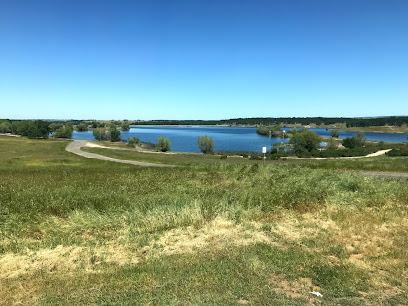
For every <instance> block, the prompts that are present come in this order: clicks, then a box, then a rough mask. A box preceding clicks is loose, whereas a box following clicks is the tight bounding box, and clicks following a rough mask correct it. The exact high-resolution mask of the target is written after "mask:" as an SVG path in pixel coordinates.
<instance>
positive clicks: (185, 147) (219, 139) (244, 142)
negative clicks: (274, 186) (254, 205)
mask: <svg viewBox="0 0 408 306" xmlns="http://www.w3.org/2000/svg"><path fill="white" fill-rule="evenodd" d="M283 129H284V130H286V131H288V130H290V129H289V128H283ZM310 130H312V131H315V132H316V133H318V134H319V135H320V136H327V137H330V131H326V129H319V128H312V129H310ZM353 134H355V133H354V132H340V138H347V137H351V136H352V135H353ZM203 135H208V136H210V137H212V138H214V141H215V150H216V151H255V152H261V150H262V147H267V148H268V150H269V149H270V147H271V145H272V144H275V143H280V142H283V143H287V142H288V141H289V139H281V138H269V137H265V136H260V135H258V134H256V128H248V127H205V126H193V127H161V126H151V127H132V128H131V129H130V130H129V131H127V132H123V131H121V136H122V139H126V140H127V139H128V138H130V137H139V139H140V141H142V142H151V143H156V138H157V137H159V136H164V137H167V138H169V139H170V142H171V150H172V151H174V152H196V153H198V152H200V150H199V148H198V145H197V138H198V137H199V136H203ZM365 135H366V136H367V140H374V141H388V142H405V141H406V140H407V137H406V136H405V134H389V133H365ZM72 138H73V139H88V140H94V137H93V134H92V131H88V132H77V131H74V132H73V134H72Z"/></svg>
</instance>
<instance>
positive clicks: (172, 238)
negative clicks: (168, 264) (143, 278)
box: [146, 218, 273, 256]
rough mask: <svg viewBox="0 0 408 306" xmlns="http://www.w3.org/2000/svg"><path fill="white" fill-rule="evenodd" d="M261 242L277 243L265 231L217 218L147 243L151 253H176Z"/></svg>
mask: <svg viewBox="0 0 408 306" xmlns="http://www.w3.org/2000/svg"><path fill="white" fill-rule="evenodd" d="M258 242H263V243H273V242H272V241H271V239H270V238H269V237H268V236H266V235H265V234H264V233H263V232H262V231H260V230H257V229H256V228H255V229H249V228H246V227H244V226H243V225H237V224H236V223H235V222H233V221H229V220H225V219H223V218H217V219H215V220H213V221H212V222H209V223H208V224H206V225H204V226H203V227H202V228H199V229H197V228H195V227H193V226H189V227H187V228H177V229H174V230H170V231H168V232H166V233H165V234H164V235H163V236H161V237H160V238H159V239H158V240H156V241H153V242H152V243H151V244H150V245H149V246H147V247H146V250H147V249H148V250H149V251H150V252H149V253H150V254H152V255H154V256H157V255H173V254H186V253H195V252H197V251H203V250H206V251H214V250H215V251H217V250H222V249H224V248H226V247H229V246H249V245H254V244H256V243H258Z"/></svg>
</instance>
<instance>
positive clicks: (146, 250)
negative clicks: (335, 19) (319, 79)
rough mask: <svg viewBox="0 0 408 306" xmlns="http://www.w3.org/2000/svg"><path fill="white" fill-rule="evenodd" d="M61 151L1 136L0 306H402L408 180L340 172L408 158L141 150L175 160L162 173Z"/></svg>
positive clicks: (401, 163) (52, 143) (149, 157)
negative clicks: (273, 158)
mask: <svg viewBox="0 0 408 306" xmlns="http://www.w3.org/2000/svg"><path fill="white" fill-rule="evenodd" d="M67 143H68V142H67V141H59V140H27V139H24V138H11V137H0V233H1V235H0V303H2V304H4V305H11V304H19V303H20V304H42V305H54V304H58V305H64V304H66V305H80V304H95V305H100V304H102V305H115V304H116V305H122V304H141V305H146V304H147V305H154V304H160V305H197V304H198V305H220V304H221V305H239V304H248V305H301V304H324V305H338V304H342V305H378V304H384V305H398V304H400V305H404V304H407V303H408V294H407V292H408V264H407V262H408V249H407V247H406V246H407V245H408V221H407V220H408V218H407V217H408V208H407V204H408V182H407V181H404V180H383V179H377V178H361V177H358V176H355V175H353V174H350V173H343V172H341V171H337V170H343V169H344V168H347V167H349V168H350V167H355V168H358V169H360V168H364V167H368V168H370V167H371V168H375V170H382V169H381V168H386V170H388V169H392V170H395V169H396V168H398V169H400V170H399V171H402V170H404V171H405V169H407V161H408V160H407V159H406V158H388V159H387V157H383V158H374V159H369V160H368V161H366V160H356V161H353V162H352V163H354V165H353V166H350V165H351V164H352V163H351V162H350V161H347V162H345V163H343V162H341V161H323V163H317V164H316V162H315V161H278V162H270V163H267V164H266V165H265V166H263V165H262V164H261V163H259V162H258V161H248V160H243V159H238V158H237V159H236V160H234V159H227V160H220V159H219V158H216V157H215V156H210V157H208V156H203V155H199V156H193V155H188V156H183V155H174V154H173V155H171V154H147V153H143V154H146V155H144V156H145V157H144V158H146V159H145V161H156V162H166V163H170V162H171V163H173V162H174V163H178V164H180V165H181V164H183V167H177V168H163V169H162V168H147V167H137V166H132V165H125V164H118V163H112V162H105V161H99V160H92V159H84V158H81V157H78V156H76V155H73V154H70V153H68V152H66V151H65V150H64V148H65V146H66V144H67ZM92 150H96V151H97V152H98V153H102V152H105V154H108V153H107V152H106V151H107V150H106V149H105V151H102V150H103V149H95V148H93V149H92ZM109 152H110V153H109V154H117V156H115V157H119V158H126V159H130V157H129V156H130V154H135V153H134V152H129V151H113V150H110V151H109ZM139 154H142V153H139ZM163 156H164V157H163ZM139 157H140V156H134V157H133V158H139ZM198 160H199V161H200V162H196V161H198ZM349 168H348V169H349ZM401 169H402V170H401ZM313 290H316V291H319V292H321V293H322V294H323V297H320V298H318V297H316V296H314V295H311V294H310V293H309V292H310V291H313Z"/></svg>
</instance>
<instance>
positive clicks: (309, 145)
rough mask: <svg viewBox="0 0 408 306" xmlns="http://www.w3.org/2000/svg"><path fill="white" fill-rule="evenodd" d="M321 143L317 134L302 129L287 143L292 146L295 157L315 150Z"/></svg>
mask: <svg viewBox="0 0 408 306" xmlns="http://www.w3.org/2000/svg"><path fill="white" fill-rule="evenodd" d="M321 141H322V138H321V137H320V136H319V135H317V133H315V132H313V131H310V130H306V129H304V130H301V131H298V132H297V133H296V134H295V135H293V137H292V138H291V139H290V141H289V143H290V144H292V145H293V147H294V150H295V153H296V155H297V154H305V153H306V152H312V151H315V150H317V148H318V147H319V145H320V142H321Z"/></svg>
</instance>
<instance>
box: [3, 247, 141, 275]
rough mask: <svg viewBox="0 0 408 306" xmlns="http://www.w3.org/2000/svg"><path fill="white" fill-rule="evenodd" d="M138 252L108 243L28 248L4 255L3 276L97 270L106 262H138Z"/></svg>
mask: <svg viewBox="0 0 408 306" xmlns="http://www.w3.org/2000/svg"><path fill="white" fill-rule="evenodd" d="M139 261H140V259H139V258H138V256H137V255H135V254H134V253H132V252H131V251H130V250H128V249H126V248H124V247H123V246H120V245H116V244H107V245H104V246H101V247H96V248H86V247H79V246H62V245H59V246H57V247H56V248H54V249H40V250H38V251H27V252H26V254H13V253H7V254H5V255H2V256H1V257H0V279H13V278H18V277H21V276H26V275H33V274H35V273H37V272H40V271H44V272H48V273H53V272H55V273H64V274H67V273H68V274H69V273H73V272H75V271H77V270H79V269H81V270H83V271H87V272H97V271H98V268H97V266H98V265H100V264H102V263H113V264H117V265H126V264H137V263H139Z"/></svg>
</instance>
